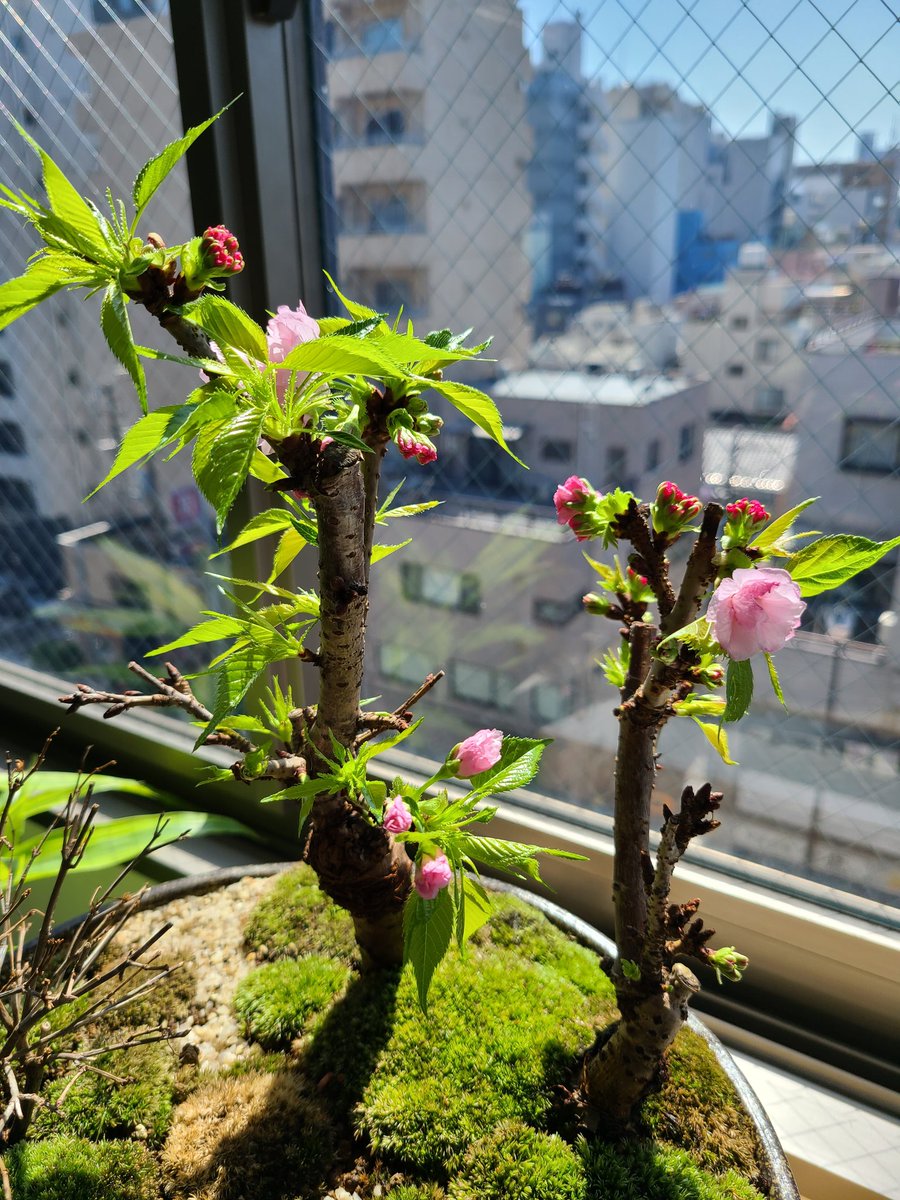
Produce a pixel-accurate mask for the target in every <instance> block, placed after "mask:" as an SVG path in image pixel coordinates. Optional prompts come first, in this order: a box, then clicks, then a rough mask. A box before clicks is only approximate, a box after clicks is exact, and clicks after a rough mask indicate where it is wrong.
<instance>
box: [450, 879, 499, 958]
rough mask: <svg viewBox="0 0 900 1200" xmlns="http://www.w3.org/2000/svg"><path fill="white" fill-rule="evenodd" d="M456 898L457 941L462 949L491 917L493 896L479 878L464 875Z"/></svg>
mask: <svg viewBox="0 0 900 1200" xmlns="http://www.w3.org/2000/svg"><path fill="white" fill-rule="evenodd" d="M461 878H462V887H460V888H459V889H458V891H457V899H456V941H457V944H458V946H459V947H460V949H462V947H463V946H464V945H465V943H466V942H467V941H468V940H469V938H470V937H471V936H472V934H473V933H477V932H478V930H479V929H480V928H481V927H482V925H484V924H486V922H487V921H489V920H490V918H491V911H492V909H493V905H492V904H491V898H490V896H489V895H488V893H487V892H486V891H485V890H484V888H483V887H482V886H481V884H480V883H478V881H477V880H475V879H472V878H471V877H470V876H469V875H462V876H461Z"/></svg>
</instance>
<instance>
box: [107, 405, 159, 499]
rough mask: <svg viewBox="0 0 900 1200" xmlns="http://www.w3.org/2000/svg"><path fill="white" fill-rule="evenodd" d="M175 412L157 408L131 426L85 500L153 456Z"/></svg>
mask: <svg viewBox="0 0 900 1200" xmlns="http://www.w3.org/2000/svg"><path fill="white" fill-rule="evenodd" d="M176 411H177V409H175V408H159V409H157V410H156V411H155V412H151V413H147V415H146V416H144V417H141V419H140V420H139V421H137V422H136V423H135V424H134V425H132V426H131V428H130V429H129V430H128V432H127V433H126V434H125V436H124V437H123V438H122V441H121V443H120V445H119V449H118V452H117V453H116V458H115V462H114V463H113V465H112V466H111V467H110V469H109V471H108V473H107V475H106V478H105V479H103V480H101V482H100V483H98V484H97V486H96V487H95V488H94V490H93V491H92V492H90V493H89V494H88V495H87V496H86V497H85V499H86V500H90V498H91V496H96V494H97V493H98V492H99V491H100V489H101V488H104V487H106V485H107V484H108V483H110V482H111V481H112V480H113V479H115V478H116V476H117V475H121V474H122V472H123V471H126V470H127V469H128V468H129V467H132V466H134V464H135V463H137V462H140V460H141V459H142V458H146V457H147V456H148V455H151V454H155V453H156V451H157V450H159V449H160V448H161V447H162V446H164V445H165V444H166V441H167V438H166V431H167V429H168V428H169V426H170V424H171V421H172V415H173V413H174V412H176Z"/></svg>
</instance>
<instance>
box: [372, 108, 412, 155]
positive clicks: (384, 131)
mask: <svg viewBox="0 0 900 1200" xmlns="http://www.w3.org/2000/svg"><path fill="white" fill-rule="evenodd" d="M405 133H406V114H405V113H404V112H403V110H402V109H399V108H389V109H387V110H386V111H385V112H381V113H377V114H375V115H374V116H371V117H369V120H368V121H367V122H366V145H367V146H381V145H385V144H389V143H390V142H399V141H401V140H402V138H403V135H404V134H405Z"/></svg>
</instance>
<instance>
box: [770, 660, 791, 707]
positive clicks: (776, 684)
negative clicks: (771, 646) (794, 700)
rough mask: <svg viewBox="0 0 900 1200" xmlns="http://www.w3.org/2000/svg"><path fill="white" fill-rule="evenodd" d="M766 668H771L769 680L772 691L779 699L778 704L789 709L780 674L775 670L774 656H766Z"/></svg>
mask: <svg viewBox="0 0 900 1200" xmlns="http://www.w3.org/2000/svg"><path fill="white" fill-rule="evenodd" d="M766 666H767V667H768V668H769V679H770V680H771V681H772V691H773V692H774V693H775V695H776V696H777V697H778V702H779V704H780V705H781V706H782V708H784V709H785V710H786V709H787V704H786V703H785V700H784V692H783V691H782V690H781V680H780V679H779V678H778V672H777V671H776V670H775V664H774V663H773V662H772V655H771V654H767V655H766Z"/></svg>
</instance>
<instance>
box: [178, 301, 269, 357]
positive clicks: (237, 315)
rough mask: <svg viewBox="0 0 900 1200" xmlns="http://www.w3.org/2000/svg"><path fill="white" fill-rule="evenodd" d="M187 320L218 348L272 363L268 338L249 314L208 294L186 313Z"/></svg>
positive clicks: (229, 302) (228, 302)
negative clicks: (196, 326)
mask: <svg viewBox="0 0 900 1200" xmlns="http://www.w3.org/2000/svg"><path fill="white" fill-rule="evenodd" d="M185 316H186V317H187V318H188V319H189V320H191V321H195V322H196V323H197V324H198V325H199V326H200V327H201V328H202V329H203V330H204V332H205V333H208V334H209V336H210V337H211V338H212V340H213V341H214V342H216V343H217V345H218V346H219V347H225V346H233V347H234V348H235V349H237V350H241V351H243V352H244V353H245V354H249V355H250V357H251V358H254V359H256V360H257V361H258V362H263V363H266V362H268V361H269V350H268V346H267V344H266V335H265V333H264V332H263V330H262V329H261V328H260V327H259V325H257V323H256V322H255V321H254V320H253V318H252V317H251V316H250V315H249V313H245V312H244V310H243V309H242V308H239V307H238V306H237V305H236V304H232V303H231V301H230V300H226V299H225V297H224V296H217V295H215V293H213V292H208V293H206V294H205V295H204V296H201V297H200V299H199V300H197V301H196V302H195V303H194V304H192V305H191V306H190V307H189V308H188V309H186V310H185Z"/></svg>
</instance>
